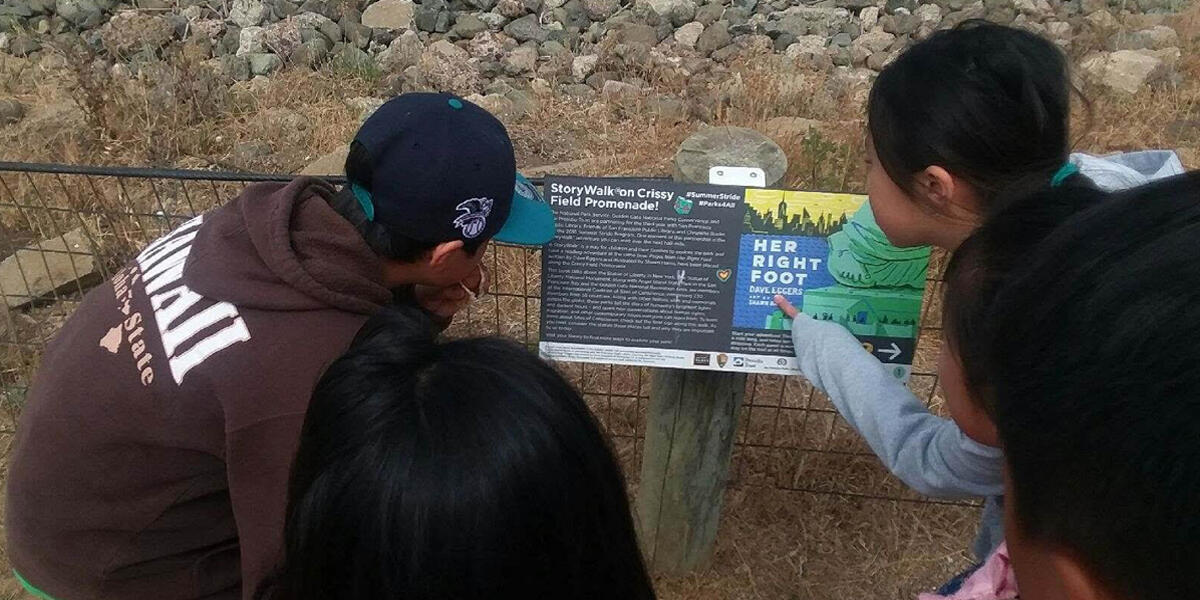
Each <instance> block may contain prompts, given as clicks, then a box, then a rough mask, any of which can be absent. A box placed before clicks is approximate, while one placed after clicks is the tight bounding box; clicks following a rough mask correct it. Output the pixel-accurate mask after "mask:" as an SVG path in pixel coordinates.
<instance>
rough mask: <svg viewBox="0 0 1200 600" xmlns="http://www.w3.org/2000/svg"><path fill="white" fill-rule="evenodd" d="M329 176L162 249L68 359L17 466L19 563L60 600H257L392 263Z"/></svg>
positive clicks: (50, 382)
mask: <svg viewBox="0 0 1200 600" xmlns="http://www.w3.org/2000/svg"><path fill="white" fill-rule="evenodd" d="M334 193H335V192H334V189H333V188H331V187H330V186H329V185H328V184H325V183H324V182H321V181H318V180H314V179H297V180H296V181H293V182H292V183H289V184H287V185H283V184H262V185H254V186H251V187H249V188H247V189H246V191H245V192H244V193H243V194H242V195H241V196H240V197H238V198H237V199H236V200H234V201H233V202H231V203H230V204H228V205H226V206H223V207H221V208H218V209H216V210H214V211H212V212H210V213H208V214H205V215H202V216H200V217H197V218H195V219H193V220H192V221H189V222H188V223H186V224H184V225H182V226H181V227H179V228H178V229H176V230H175V231H174V232H172V233H170V234H168V235H167V236H166V237H163V238H162V239H159V240H158V241H156V242H154V243H152V244H150V246H148V247H147V248H146V249H145V250H144V251H143V252H142V253H141V254H140V255H139V256H138V257H137V258H136V259H135V260H134V261H132V262H131V263H130V264H129V265H127V266H126V267H125V268H124V269H122V270H121V271H120V272H119V273H117V274H116V276H115V277H114V278H113V279H112V280H111V281H110V282H107V283H106V284H105V285H102V286H100V287H98V288H96V289H94V290H92V291H91V292H89V293H88V294H87V296H86V297H85V298H84V300H83V303H82V304H81V305H80V306H79V308H78V310H77V311H76V312H75V314H74V315H73V316H72V317H71V319H70V320H69V321H67V323H66V325H64V326H63V328H62V331H61V332H60V333H59V334H58V337H57V338H56V339H55V340H54V341H53V342H52V343H51V344H50V345H49V347H48V348H47V350H46V354H45V357H44V359H43V362H42V366H41V369H40V371H39V372H38V375H37V377H36V378H35V380H34V382H33V385H32V387H31V390H30V393H29V396H28V399H27V404H26V407H25V410H24V414H23V415H22V417H21V423H20V426H19V428H18V432H17V441H16V445H15V449H14V451H13V454H12V456H11V462H10V465H11V467H10V471H9V480H8V509H7V511H8V512H7V529H8V554H9V557H10V559H11V561H12V564H13V567H14V569H15V570H16V571H17V572H18V573H19V574H20V575H21V576H22V577H23V578H24V579H25V580H26V581H27V582H28V583H29V584H30V585H32V586H34V587H36V588H38V589H40V590H41V591H42V592H44V593H46V594H48V595H50V596H52V597H54V598H56V599H58V600H84V599H90V598H122V599H138V598H153V599H156V600H175V599H181V600H182V599H196V598H238V597H250V596H251V595H252V594H253V592H254V588H255V586H257V585H258V583H259V582H260V580H261V579H262V577H263V576H264V574H265V573H267V572H268V571H269V570H270V569H271V568H272V567H273V566H274V563H275V561H276V560H277V559H278V553H279V548H280V543H281V536H282V529H283V514H284V509H285V505H286V488H287V480H288V471H289V469H290V465H291V462H292V459H293V456H294V454H295V451H296V446H297V444H298V438H299V432H300V427H301V424H302V422H303V419H304V413H305V410H306V409H307V407H308V401H309V396H310V394H311V392H312V389H313V386H314V385H315V383H316V381H317V379H318V378H319V377H320V374H321V372H322V371H323V369H324V368H325V366H326V365H328V364H329V363H330V362H332V361H333V359H334V358H336V357H337V356H338V355H339V354H341V353H342V352H343V351H344V350H345V349H346V347H347V346H348V345H349V343H350V340H351V339H352V338H353V336H354V334H355V333H356V332H357V330H358V329H359V327H360V326H361V325H362V324H363V322H364V321H365V320H366V318H367V317H368V315H370V314H371V313H373V312H375V311H376V310H378V309H380V308H381V307H382V306H383V305H385V304H388V303H390V302H391V301H392V299H393V295H392V292H391V291H390V290H388V289H387V288H386V287H385V286H384V285H383V283H382V281H381V273H382V267H381V264H380V261H379V259H378V258H377V257H376V256H375V255H374V254H373V253H372V252H371V251H370V249H369V248H368V247H367V246H366V244H365V242H364V241H363V240H362V238H361V237H360V236H359V235H358V234H357V233H356V232H355V230H354V229H353V228H352V227H351V225H350V224H349V223H348V222H347V221H345V220H344V219H342V218H341V217H340V216H338V215H337V214H336V213H335V212H334V211H333V210H332V209H331V208H330V206H329V202H328V201H329V199H331V198H332V197H333V195H334Z"/></svg>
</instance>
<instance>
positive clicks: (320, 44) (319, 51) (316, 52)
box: [291, 35, 333, 69]
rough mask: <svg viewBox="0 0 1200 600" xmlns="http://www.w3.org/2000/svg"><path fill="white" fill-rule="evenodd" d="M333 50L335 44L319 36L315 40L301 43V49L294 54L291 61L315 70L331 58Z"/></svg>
mask: <svg viewBox="0 0 1200 600" xmlns="http://www.w3.org/2000/svg"><path fill="white" fill-rule="evenodd" d="M332 48H333V44H332V43H330V42H329V40H328V39H326V38H325V36H323V35H318V36H317V37H315V38H313V39H308V40H305V41H303V42H301V44H300V47H299V48H296V51H295V52H293V53H292V56H291V61H292V62H293V63H296V64H298V65H302V66H305V67H308V68H310V69H313V68H316V67H317V66H318V65H320V64H321V63H323V62H325V59H326V58H329V51H330V50H331V49H332Z"/></svg>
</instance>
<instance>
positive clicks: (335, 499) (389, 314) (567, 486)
mask: <svg viewBox="0 0 1200 600" xmlns="http://www.w3.org/2000/svg"><path fill="white" fill-rule="evenodd" d="M434 335H435V334H434V331H433V329H432V327H431V325H430V323H429V322H428V321H426V320H425V319H424V317H423V316H422V315H420V314H419V313H417V312H415V311H404V312H401V311H399V310H396V311H386V312H384V313H381V314H379V315H376V316H374V317H372V318H371V320H370V321H368V322H367V324H366V325H364V327H363V329H362V330H361V331H360V332H359V334H358V337H357V338H356V339H355V341H354V343H353V344H352V346H351V348H350V349H349V350H348V351H347V353H346V354H345V355H344V356H342V357H341V358H340V359H338V360H337V361H336V362H334V364H333V365H331V366H330V367H329V369H328V370H327V371H326V373H325V374H324V376H323V377H322V378H321V380H320V382H319V383H318V384H317V387H316V390H315V391H314V393H313V398H312V402H311V405H310V407H309V409H308V413H307V415H306V417H305V422H304V428H303V432H302V435H301V439H300V448H299V450H298V452H297V456H296V462H295V465H294V466H293V470H292V480H291V485H290V489H289V492H288V507H287V513H286V529H285V541H284V546H285V556H284V557H283V558H284V560H283V563H282V565H281V567H280V569H279V571H278V573H277V575H276V576H275V577H274V578H273V579H272V580H271V581H270V582H269V583H268V584H267V585H266V586H264V587H263V589H262V590H260V592H259V597H260V598H270V599H272V600H306V599H314V600H315V599H320V600H339V599H341V600H367V599H376V598H406V599H411V600H422V599H429V600H432V599H435V598H436V599H440V598H580V599H585V600H588V599H590V600H610V599H611V600H618V599H620V600H626V599H633V600H652V599H653V598H654V591H653V588H652V587H651V583H650V578H649V576H648V574H647V572H646V569H645V566H644V565H643V562H642V558H641V553H640V550H639V548H638V545H637V540H636V534H635V532H634V526H633V520H632V516H631V514H630V510H629V504H628V499H627V496H626V490H625V484H624V480H623V478H622V476H621V471H620V467H619V465H618V464H617V461H616V459H615V458H614V455H613V453H612V451H611V448H610V447H609V445H608V441H607V440H606V438H605V437H604V436H603V434H602V433H601V432H600V429H599V427H598V425H597V424H596V421H595V419H594V418H593V417H592V415H591V413H590V412H589V411H588V408H587V405H586V404H585V403H584V401H583V399H582V397H580V395H579V393H578V392H577V391H575V389H574V388H572V387H571V385H570V384H569V383H568V382H567V381H566V380H565V379H563V377H562V376H561V375H559V374H558V372H557V371H555V370H554V369H553V368H552V367H551V366H549V365H548V364H546V363H545V362H543V361H541V360H540V359H538V357H537V356H535V355H534V354H532V353H530V352H529V351H528V350H526V349H525V348H523V347H521V346H520V345H518V344H516V343H514V342H512V341H509V340H503V339H499V338H482V339H464V340H457V341H450V342H438V341H435V339H434Z"/></svg>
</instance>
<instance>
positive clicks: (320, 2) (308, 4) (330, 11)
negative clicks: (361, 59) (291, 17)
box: [300, 0, 342, 41]
mask: <svg viewBox="0 0 1200 600" xmlns="http://www.w3.org/2000/svg"><path fill="white" fill-rule="evenodd" d="M300 12H310V13H316V14H318V15H321V16H323V17H325V18H326V19H329V20H331V21H334V22H337V21H340V20H341V19H342V2H341V0H304V3H303V4H301V5H300ZM334 41H336V40H334Z"/></svg>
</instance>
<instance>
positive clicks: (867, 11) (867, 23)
mask: <svg viewBox="0 0 1200 600" xmlns="http://www.w3.org/2000/svg"><path fill="white" fill-rule="evenodd" d="M934 6H937V5H936V4H935V5H934ZM858 20H859V22H860V23H862V28H863V31H870V30H872V29H874V28H875V25H876V24H877V23H879V7H878V6H868V7H866V8H864V9H862V12H860V13H858Z"/></svg>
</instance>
